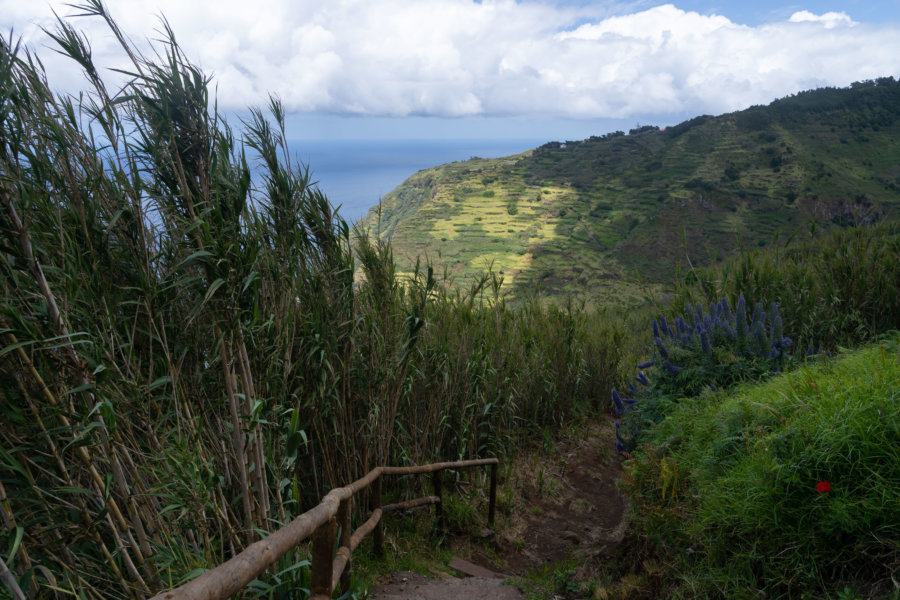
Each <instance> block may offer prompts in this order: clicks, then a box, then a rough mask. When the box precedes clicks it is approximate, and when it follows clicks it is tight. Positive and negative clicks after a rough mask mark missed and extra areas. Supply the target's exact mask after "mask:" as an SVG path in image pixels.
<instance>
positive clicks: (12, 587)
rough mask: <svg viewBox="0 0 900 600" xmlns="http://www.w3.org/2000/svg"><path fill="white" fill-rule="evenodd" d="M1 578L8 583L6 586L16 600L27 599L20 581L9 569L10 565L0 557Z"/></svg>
mask: <svg viewBox="0 0 900 600" xmlns="http://www.w3.org/2000/svg"><path fill="white" fill-rule="evenodd" d="M0 580H2V581H3V583H5V584H6V587H7V588H9V593H10V594H12V597H13V598H15V600H25V594H23V593H22V588H20V587H19V582H18V581H16V578H15V577H14V576H13V574H12V572H11V571H10V570H9V567H7V566H6V563H5V562H3V558H0Z"/></svg>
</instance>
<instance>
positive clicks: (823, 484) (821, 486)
mask: <svg viewBox="0 0 900 600" xmlns="http://www.w3.org/2000/svg"><path fill="white" fill-rule="evenodd" d="M816 491H817V492H819V493H820V494H824V493H825V492H830V491H831V484H829V483H828V482H827V481H820V482H819V483H817V484H816Z"/></svg>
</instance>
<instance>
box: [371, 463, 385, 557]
mask: <svg viewBox="0 0 900 600" xmlns="http://www.w3.org/2000/svg"><path fill="white" fill-rule="evenodd" d="M381 477H382V476H381V475H379V476H378V477H376V478H375V480H374V481H373V482H372V510H373V511H374V510H375V509H378V508H381ZM373 541H374V542H375V554H376V555H378V556H379V557H383V556H384V527H383V525H382V523H381V519H379V520H378V523H377V524H376V525H375V539H374V540H373Z"/></svg>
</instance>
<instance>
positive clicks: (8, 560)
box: [6, 526, 25, 567]
mask: <svg viewBox="0 0 900 600" xmlns="http://www.w3.org/2000/svg"><path fill="white" fill-rule="evenodd" d="M24 535H25V529H24V528H23V527H22V526H18V527H16V537H15V538H14V539H13V543H12V547H11V548H10V550H9V554H8V555H7V558H6V564H7V566H9V567H12V564H13V559H14V558H15V556H16V552H17V551H18V550H19V544H21V543H22V536H24Z"/></svg>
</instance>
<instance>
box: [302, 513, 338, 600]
mask: <svg viewBox="0 0 900 600" xmlns="http://www.w3.org/2000/svg"><path fill="white" fill-rule="evenodd" d="M337 527H338V524H337V520H336V519H335V518H334V517H332V518H331V519H329V520H328V521H327V522H325V523H323V524H322V525H321V526H320V527H319V528H318V529H316V530H315V532H314V533H313V536H312V573H311V579H312V581H311V582H310V586H309V588H310V589H309V595H310V599H311V600H316V599H317V598H329V599H330V598H331V592H332V589H331V575H332V573H331V566H332V562H333V561H334V539H335V537H336V536H337Z"/></svg>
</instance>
